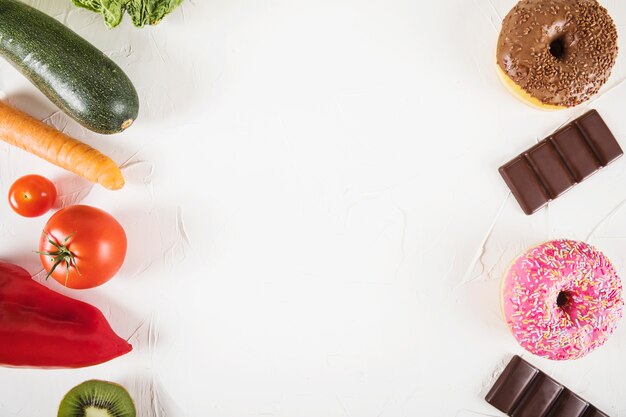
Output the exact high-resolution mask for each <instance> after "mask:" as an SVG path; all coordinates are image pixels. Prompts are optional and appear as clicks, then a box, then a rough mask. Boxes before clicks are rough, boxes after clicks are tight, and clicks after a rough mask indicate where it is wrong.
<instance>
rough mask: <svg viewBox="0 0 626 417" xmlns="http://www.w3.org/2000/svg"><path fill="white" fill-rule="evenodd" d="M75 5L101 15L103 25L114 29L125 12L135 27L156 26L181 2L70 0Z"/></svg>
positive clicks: (175, 0)
mask: <svg viewBox="0 0 626 417" xmlns="http://www.w3.org/2000/svg"><path fill="white" fill-rule="evenodd" d="M72 1H73V2H74V4H75V5H77V6H79V7H84V8H85V9H88V10H91V11H92V12H96V13H101V14H102V15H103V16H104V23H106V25H107V26H108V27H109V28H114V27H115V26H117V25H119V24H120V22H121V21H122V16H123V15H124V11H126V12H127V13H128V14H129V15H130V18H131V19H132V21H133V24H134V25H135V26H137V27H140V28H142V27H144V26H145V25H156V24H157V23H159V22H160V21H161V20H162V19H163V18H164V17H165V15H166V14H168V13H171V12H172V10H174V9H175V8H176V7H178V6H179V5H180V4H181V3H182V2H183V0H72Z"/></svg>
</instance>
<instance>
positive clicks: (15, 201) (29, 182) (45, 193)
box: [9, 175, 57, 217]
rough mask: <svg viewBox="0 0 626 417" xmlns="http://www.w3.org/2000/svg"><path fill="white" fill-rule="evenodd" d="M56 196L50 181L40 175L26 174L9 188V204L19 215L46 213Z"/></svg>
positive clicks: (31, 215) (33, 215)
mask: <svg viewBox="0 0 626 417" xmlns="http://www.w3.org/2000/svg"><path fill="white" fill-rule="evenodd" d="M56 198H57V189H56V188H55V186H54V184H53V183H52V181H50V180H49V179H47V178H44V177H42V176H41V175H26V176H24V177H22V178H19V179H18V180H16V181H15V182H14V183H13V185H12V186H11V188H10V189H9V204H10V205H11V208H12V209H13V210H14V211H15V212H16V213H17V214H19V215H20V216H24V217H38V216H41V215H42V214H45V213H47V212H48V211H49V210H50V209H51V208H52V205H53V204H54V201H55V200H56Z"/></svg>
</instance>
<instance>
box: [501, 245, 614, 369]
mask: <svg viewBox="0 0 626 417" xmlns="http://www.w3.org/2000/svg"><path fill="white" fill-rule="evenodd" d="M502 296H503V308H504V316H505V319H506V322H507V324H508V326H509V328H510V329H511V331H512V332H513V335H514V336H515V338H516V339H517V341H518V342H519V343H520V345H521V346H522V347H523V348H524V349H526V350H528V351H529V352H531V353H533V354H535V355H538V356H542V357H545V358H549V359H554V360H564V359H577V358H580V357H583V356H585V355H586V354H587V353H589V352H591V351H592V350H594V349H596V348H598V347H599V346H602V345H603V344H604V342H605V341H606V339H607V338H608V337H609V335H610V334H611V333H613V330H615V327H616V326H617V323H618V321H619V319H620V318H621V317H622V308H623V306H624V301H623V299H622V283H621V280H620V278H619V277H618V276H617V274H616V273H615V269H614V268H613V266H612V265H611V263H610V262H609V260H608V259H607V258H606V257H605V256H604V255H603V254H602V253H601V252H599V251H597V250H595V249H594V248H593V247H591V246H590V245H588V244H586V243H584V242H577V241H573V240H554V241H550V242H547V243H544V244H542V245H539V246H536V247H534V248H532V249H530V250H529V251H528V252H526V253H525V254H524V255H522V256H521V257H519V258H518V259H517V260H515V262H514V263H513V265H511V267H510V268H509V271H508V273H507V275H506V277H505V281H504V286H503V289H502Z"/></svg>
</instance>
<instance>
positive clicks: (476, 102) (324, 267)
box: [0, 0, 626, 417]
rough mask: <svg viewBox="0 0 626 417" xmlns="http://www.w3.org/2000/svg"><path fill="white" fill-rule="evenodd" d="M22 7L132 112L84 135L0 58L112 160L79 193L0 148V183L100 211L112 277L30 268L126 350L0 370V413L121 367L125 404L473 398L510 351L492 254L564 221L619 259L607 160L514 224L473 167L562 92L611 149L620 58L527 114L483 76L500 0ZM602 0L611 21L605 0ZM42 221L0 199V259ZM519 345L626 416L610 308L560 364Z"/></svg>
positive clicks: (538, 117)
mask: <svg viewBox="0 0 626 417" xmlns="http://www.w3.org/2000/svg"><path fill="white" fill-rule="evenodd" d="M29 3H30V4H33V5H34V6H36V7H38V8H40V9H42V10H44V11H45V12H47V13H49V14H52V15H54V16H55V17H56V18H58V19H59V20H61V21H63V22H64V23H66V24H67V25H69V26H70V27H71V28H73V29H74V30H76V31H77V32H78V33H80V34H81V35H82V36H84V37H85V38H87V39H88V40H89V41H91V42H92V43H94V44H95V45H96V46H97V47H99V48H101V49H102V50H104V51H106V53H107V54H108V55H109V56H111V57H112V58H113V59H114V60H115V61H116V62H117V63H118V64H119V65H120V66H121V67H122V68H123V69H124V70H125V71H126V72H127V73H128V75H129V76H130V78H131V79H132V80H133V81H134V83H135V85H136V87H137V90H138V92H139V95H140V97H141V104H142V108H141V112H140V118H139V119H138V121H137V122H136V124H135V125H134V126H133V127H132V128H131V129H129V130H128V131H127V132H125V133H123V134H121V135H117V136H109V137H106V136H99V135H96V134H94V133H91V132H88V131H86V130H84V129H83V128H81V127H80V126H78V125H77V124H76V123H75V122H73V121H71V120H68V118H67V117H66V116H64V115H63V114H61V113H59V112H58V111H57V109H55V107H54V106H53V105H52V104H51V103H49V102H48V101H47V100H46V99H45V97H43V95H41V94H40V93H39V92H38V91H37V90H36V89H35V88H34V87H32V86H31V85H30V84H29V83H28V81H26V80H25V79H24V78H23V77H22V76H21V75H20V74H19V73H17V72H16V71H15V70H14V69H12V68H11V67H10V66H9V65H8V64H6V63H5V62H2V63H1V64H0V90H1V91H2V92H3V93H4V94H5V96H6V97H7V98H8V100H9V101H10V102H12V103H13V104H14V105H16V106H18V107H21V108H23V109H25V110H27V111H28V112H30V113H31V114H33V115H35V116H37V117H39V118H41V119H46V120H47V121H48V122H49V123H51V124H53V125H54V126H56V127H58V128H60V129H63V130H65V131H66V132H68V133H70V134H72V135H74V136H76V137H77V138H80V139H82V140H84V141H86V142H88V143H90V144H92V145H94V146H96V147H97V148H99V149H100V150H102V151H104V152H106V153H108V154H109V155H111V156H112V157H113V158H114V159H115V160H116V161H117V162H119V163H120V164H123V166H124V174H125V176H126V178H127V181H128V184H127V186H126V187H125V188H124V189H123V190H122V191H118V192H110V191H106V190H104V189H102V188H101V187H99V186H96V187H93V188H91V187H90V186H89V184H87V183H85V182H83V181H82V180H80V179H77V178H75V177H72V176H71V175H69V174H67V173H65V172H63V171H61V170H59V169H57V168H55V167H53V166H51V165H48V164H47V163H45V162H42V161H39V160H37V159H36V158H34V157H32V156H30V155H27V154H25V153H23V152H22V151H19V150H16V149H12V148H10V147H9V146H8V145H6V144H3V143H0V194H2V195H5V194H6V193H7V191H8V188H9V186H10V184H11V183H12V182H13V181H14V180H15V179H16V178H17V177H19V176H21V175H24V174H28V173H40V174H44V175H48V176H50V177H51V178H53V179H54V180H55V182H56V184H57V185H58V187H59V191H60V194H61V198H60V203H61V204H62V205H70V204H73V203H77V202H79V201H81V202H82V203H85V204H90V205H94V206H97V207H100V208H103V209H105V210H107V211H109V212H111V213H112V214H114V215H115V216H116V217H117V218H118V219H119V220H120V222H121V223H122V225H123V226H124V227H125V229H126V231H127V234H128V237H129V245H130V246H129V253H128V258H127V261H126V263H125V265H124V267H123V269H122V271H121V272H120V274H119V276H118V277H116V278H115V279H113V280H112V281H111V282H109V283H108V284H106V285H105V286H103V287H100V288H97V289H94V290H87V291H82V292H77V291H72V290H66V289H63V288H61V287H60V286H59V285H57V284H56V282H52V281H50V282H46V283H45V285H47V286H50V287H51V288H53V289H54V290H57V291H59V292H63V293H65V294H69V295H71V296H72V297H75V298H80V299H82V300H86V301H88V302H90V303H92V304H95V305H97V306H98V307H100V308H101V309H102V311H103V312H104V313H105V315H106V316H107V318H108V319H109V320H110V322H111V323H112V326H113V328H114V329H115V330H116V331H117V332H118V333H119V334H120V335H121V336H122V337H125V338H130V340H131V342H132V344H133V346H134V350H133V352H132V353H130V354H129V355H126V356H124V357H121V358H119V359H116V360H114V361H111V362H109V363H106V364H103V365H100V366H97V367H92V368H88V369H80V370H32V369H9V368H0V416H1V417H15V416H26V417H30V416H33V417H36V416H51V415H55V414H56V409H57V406H58V402H59V400H60V399H61V397H62V396H63V395H64V393H65V392H66V391H67V390H69V389H70V388H71V387H72V386H74V385H76V384H78V383H80V382H82V381H83V380H86V379H90V378H100V379H108V380H113V381H117V382H120V383H122V384H124V385H126V386H127V387H128V389H129V390H130V392H131V394H132V395H133V397H134V398H135V400H136V402H137V404H138V408H139V415H140V416H146V417H163V416H168V417H182V416H189V417H204V416H207V417H248V416H250V417H252V416H276V417H343V416H345V417H377V416H379V417H404V416H407V417H408V416H446V417H449V416H452V417H474V416H483V415H489V416H498V413H497V412H496V411H494V409H492V408H491V407H490V406H489V405H488V404H486V403H485V402H484V401H483V399H482V398H483V397H484V394H485V393H486V390H487V389H488V387H489V386H490V385H491V383H492V382H493V380H494V375H495V373H496V371H497V370H498V369H500V368H501V366H502V365H503V364H504V363H505V362H506V361H507V360H508V359H509V357H510V355H512V354H514V353H518V354H523V351H522V350H521V348H519V347H518V346H517V344H516V342H515V340H514V339H513V337H512V336H511V335H510V334H509V332H508V330H507V328H506V325H505V323H504V321H503V319H502V316H501V313H500V310H499V286H500V279H501V277H502V273H503V270H504V269H505V267H506V266H507V264H508V263H509V262H510V261H511V260H512V259H513V257H515V256H516V255H517V254H518V253H519V252H520V251H522V250H523V249H525V248H526V247H528V246H530V245H533V244H536V243H539V242H541V241H545V240H547V239H552V238H561V237H569V238H575V239H581V240H586V241H588V242H590V243H592V244H594V245H596V246H597V247H598V248H599V249H601V250H603V251H604V252H605V253H607V254H608V255H609V257H610V258H611V259H612V261H613V263H614V264H615V266H616V267H617V269H618V271H621V272H622V274H623V275H624V276H626V204H624V203H625V202H626V187H625V186H624V183H625V180H626V159H622V160H619V161H618V162H616V163H615V164H613V165H611V166H610V167H609V168H608V169H606V170H604V171H602V172H600V173H598V174H597V175H595V176H594V177H593V178H591V179H589V180H587V181H585V182H584V183H583V184H581V185H579V186H577V187H576V188H575V189H573V190H572V191H570V192H569V193H568V194H567V195H565V196H563V197H562V198H560V199H559V200H557V201H556V202H554V203H553V204H550V206H549V207H548V208H547V209H544V210H542V211H541V212H539V213H537V214H535V215H533V216H532V217H527V216H525V215H524V214H523V213H522V211H521V210H520V208H519V207H518V206H517V203H516V202H515V200H514V199H513V198H512V197H511V196H510V195H509V193H508V190H507V188H506V187H505V185H504V183H503V181H502V180H501V178H500V177H499V175H498V173H497V168H498V166H500V165H501V164H502V163H504V162H506V161H508V160H509V159H511V158H512V157H513V156H515V155H517V154H518V153H519V152H521V151H522V150H524V149H526V148H528V147H530V146H531V145H532V144H533V143H534V142H535V141H536V140H539V139H542V138H543V137H545V136H546V135H547V134H548V133H550V132H551V131H553V130H554V129H555V128H557V127H558V126H560V125H561V124H563V123H565V122H566V121H567V120H569V119H571V118H573V117H575V116H578V115H580V114H582V113H583V112H584V111H585V109H586V108H587V107H593V108H596V109H598V110H599V111H600V113H601V114H602V115H603V116H604V118H605V120H606V121H607V123H608V124H609V126H610V127H611V128H612V129H613V131H614V133H615V134H616V136H617V137H618V140H620V141H621V142H622V145H623V146H624V145H626V119H625V118H624V117H623V114H624V99H625V98H626V85H621V84H620V82H621V81H622V79H624V77H626V67H625V62H626V61H625V58H624V54H622V55H621V56H620V58H619V60H618V64H617V66H616V68H615V70H614V74H613V76H612V78H611V80H610V82H609V86H607V88H605V89H604V90H603V92H602V93H601V95H599V96H598V97H597V98H596V99H595V100H594V101H593V102H591V103H590V104H589V106H582V107H580V108H576V109H573V110H568V111H561V112H552V113H548V112H540V111H537V110H534V109H531V108H529V107H526V106H525V105H523V104H521V103H519V102H517V101H516V100H515V99H514V98H512V97H511V96H509V95H508V93H507V92H506V91H505V90H504V89H503V88H502V87H501V86H500V85H499V83H498V81H497V78H496V76H495V72H494V51H495V43H496V38H497V34H498V30H499V27H500V21H501V19H502V17H503V16H504V15H505V14H506V13H507V12H508V10H509V9H510V8H511V7H512V6H513V4H514V2H513V0H493V1H490V0H445V1H431V2H427V1H418V0H412V1H409V0H360V1H359V0H185V4H184V6H183V7H182V8H180V9H178V10H177V11H176V12H175V13H174V14H173V15H171V16H169V17H168V18H166V20H165V21H164V22H163V23H162V24H161V25H159V26H157V27H154V28H146V29H143V30H137V29H135V28H133V27H132V26H131V25H130V21H129V19H125V21H124V23H123V25H122V26H121V27H119V28H117V29H114V30H107V29H106V28H105V27H104V25H103V23H102V21H101V19H100V17H99V16H97V15H95V14H92V13H90V12H87V11H84V10H78V9H76V8H74V7H73V6H72V5H71V2H70V1H69V0H54V1H52V0H50V1H43V0H41V1H33V0H31V1H29ZM603 3H604V4H605V5H606V6H607V7H608V8H609V10H610V12H611V13H612V15H613V17H614V19H615V21H616V23H617V25H618V29H619V30H620V32H624V30H625V27H626V26H625V25H626V4H625V3H624V2H619V1H617V0H614V1H605V2H603ZM625 42H626V33H622V37H621V43H620V44H621V46H622V52H623V53H624V52H626V47H625V46H626V43H625ZM0 201H1V199H0ZM46 218H47V217H42V218H39V219H34V220H32V219H31V220H29V219H24V218H20V217H18V216H17V215H15V214H13V213H12V212H11V211H10V209H9V207H8V205H7V204H6V203H2V204H0V258H1V259H3V260H5V261H10V262H14V263H18V264H20V265H22V266H24V267H26V268H27V269H28V270H29V271H30V272H32V273H33V274H38V275H37V276H36V279H38V280H41V279H42V275H41V273H40V272H41V268H40V265H39V263H38V257H37V256H36V255H35V254H33V253H32V251H33V250H34V249H36V245H37V241H38V237H39V233H40V231H41V229H42V227H43V225H44V223H45V221H46ZM0 343H5V341H0ZM525 357H526V358H528V359H529V360H530V361H531V362H533V363H534V364H537V365H539V366H541V367H542V368H543V369H544V370H545V371H547V372H549V373H551V374H552V375H553V376H554V377H555V378H556V379H557V380H559V381H561V382H563V383H564V384H566V385H568V386H569V387H570V388H572V389H573V390H574V391H576V392H577V393H579V394H581V395H582V396H583V397H584V398H586V399H588V400H590V401H592V402H593V403H595V404H596V405H597V406H598V407H600V408H602V409H604V410H605V411H606V412H608V413H609V414H610V415H611V416H626V396H624V392H625V390H626V326H624V325H623V326H621V327H620V328H619V329H618V330H617V332H616V333H615V334H614V336H613V337H612V338H611V339H610V340H609V342H608V343H607V344H606V345H605V346H604V347H603V348H601V349H599V350H598V351H596V352H594V353H592V354H591V355H589V356H588V357H586V358H584V359H581V360H578V361H575V362H564V363H554V362H549V361H545V360H540V359H538V358H535V357H531V356H530V355H525Z"/></svg>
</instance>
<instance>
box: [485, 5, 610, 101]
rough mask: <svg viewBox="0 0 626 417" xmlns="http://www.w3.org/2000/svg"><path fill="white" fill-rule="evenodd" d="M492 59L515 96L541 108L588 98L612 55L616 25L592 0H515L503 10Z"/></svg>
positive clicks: (606, 73)
mask: <svg viewBox="0 0 626 417" xmlns="http://www.w3.org/2000/svg"><path fill="white" fill-rule="evenodd" d="M496 58H497V65H498V69H499V70H500V71H499V72H500V75H501V78H502V79H503V81H504V82H505V84H507V86H508V87H509V89H510V90H512V92H513V93H516V94H517V95H518V96H519V97H520V98H522V99H524V100H525V101H527V102H530V103H531V104H535V105H537V106H539V107H544V108H564V107H573V106H576V105H578V104H580V103H582V102H584V101H587V100H589V98H590V97H591V96H593V95H594V94H596V93H597V92H598V90H599V89H600V87H602V85H604V83H605V82H606V81H607V79H608V78H609V75H610V74H611V69H612V68H613V65H614V64H615V59H616V58H617V29H616V28H615V24H614V23H613V20H612V19H611V17H610V16H609V14H608V12H607V10H606V9H605V8H604V7H602V6H601V5H600V4H599V3H598V2H597V0H521V1H520V2H519V3H518V4H517V5H516V6H515V7H513V9H512V10H511V11H510V12H509V14H507V16H506V17H505V18H504V21H503V23H502V30H501V31H500V37H499V39H498V48H497V57H496Z"/></svg>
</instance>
